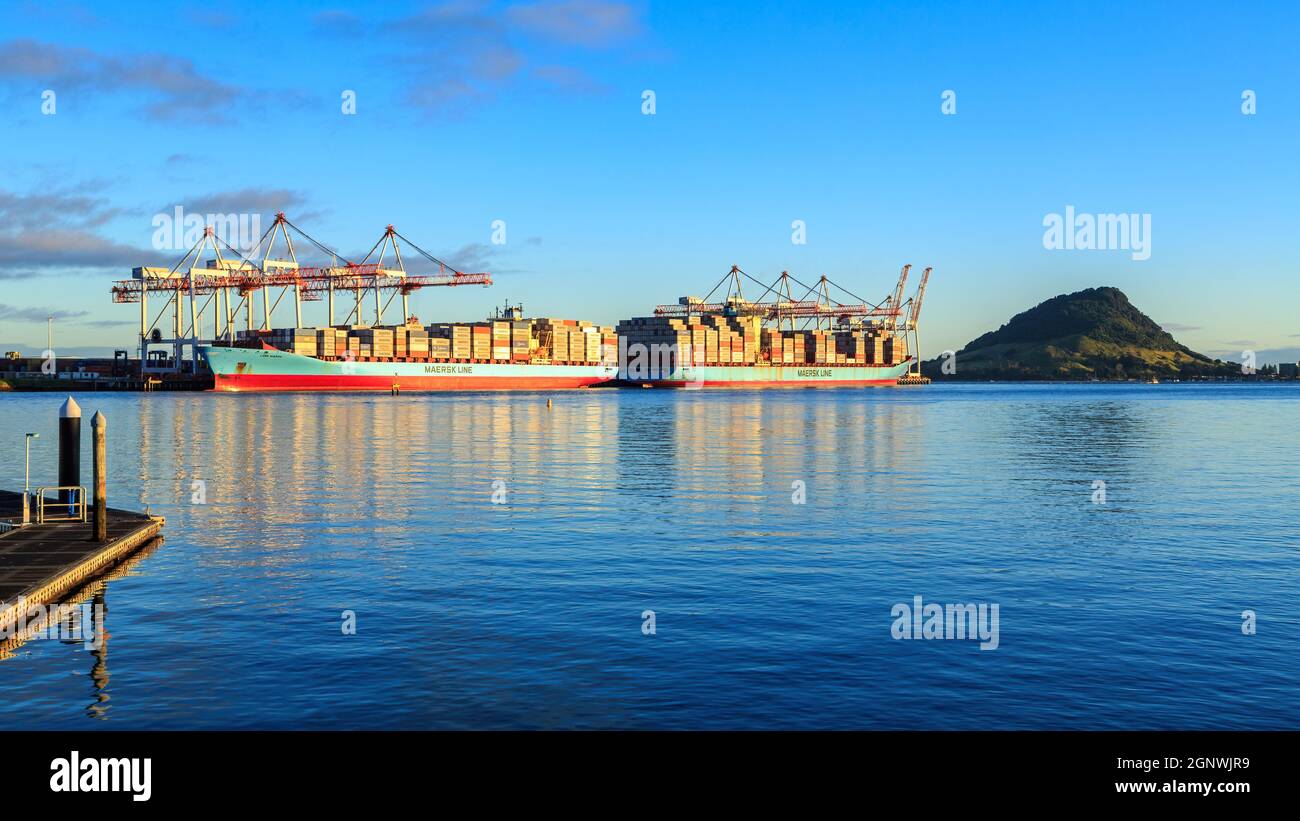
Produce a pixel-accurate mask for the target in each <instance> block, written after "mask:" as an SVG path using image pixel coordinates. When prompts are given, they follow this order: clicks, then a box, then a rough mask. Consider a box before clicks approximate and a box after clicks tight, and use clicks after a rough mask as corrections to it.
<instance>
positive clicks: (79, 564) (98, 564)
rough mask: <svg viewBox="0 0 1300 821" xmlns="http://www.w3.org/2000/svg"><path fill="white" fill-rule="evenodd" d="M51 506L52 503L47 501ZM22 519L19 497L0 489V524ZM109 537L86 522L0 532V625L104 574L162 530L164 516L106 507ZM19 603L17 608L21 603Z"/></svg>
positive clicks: (53, 600) (29, 525)
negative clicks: (102, 536) (94, 531)
mask: <svg viewBox="0 0 1300 821" xmlns="http://www.w3.org/2000/svg"><path fill="white" fill-rule="evenodd" d="M47 505H49V506H51V507H53V506H54V502H53V501H47ZM21 520H22V494H21V493H14V492H12V491H7V490H0V522H16V521H21ZM107 520H108V538H107V539H106V540H105V541H103V542H98V541H95V540H94V539H93V538H92V526H91V524H90V523H89V522H79V521H72V522H48V523H45V524H28V525H24V526H22V527H17V528H14V529H11V530H7V531H6V532H3V533H0V627H4V626H5V625H6V624H9V625H12V624H14V623H15V620H16V619H17V617H18V613H19V610H20V606H21V607H29V606H31V605H33V604H38V603H39V604H52V603H56V602H58V601H59V600H60V597H62V596H63V595H65V594H67V593H69V592H71V591H74V590H76V589H78V588H80V587H82V586H83V585H85V584H86V583H88V582H90V581H92V580H93V579H95V578H96V577H98V576H100V575H102V574H104V573H107V572H109V571H110V570H111V569H112V568H113V567H114V566H116V565H117V564H119V563H120V562H122V561H123V560H125V559H126V558H127V557H129V556H130V555H131V554H132V553H134V552H135V551H137V550H138V549H139V548H141V547H142V546H144V545H145V544H147V543H148V542H150V541H151V540H153V539H154V538H155V537H157V536H158V534H159V533H160V532H161V531H162V527H163V518H162V517H161V516H150V515H148V514H145V513H136V512H133V511H129V510H119V509H117V508H108V516H107ZM20 603H21V604H20Z"/></svg>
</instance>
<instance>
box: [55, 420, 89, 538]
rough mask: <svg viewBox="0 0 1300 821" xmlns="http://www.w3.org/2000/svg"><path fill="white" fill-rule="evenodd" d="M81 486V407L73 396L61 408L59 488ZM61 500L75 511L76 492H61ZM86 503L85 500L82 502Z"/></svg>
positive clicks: (70, 509) (70, 511)
mask: <svg viewBox="0 0 1300 821" xmlns="http://www.w3.org/2000/svg"><path fill="white" fill-rule="evenodd" d="M80 484H81V406H80V405H78V404H77V400H75V399H73V398H72V397H71V396H69V397H68V399H67V401H65V402H64V403H63V407H61V408H59V486H60V487H76V486H78V485H80ZM59 496H60V498H61V500H62V501H63V502H64V504H66V505H67V506H68V513H69V515H71V514H72V513H73V512H74V511H73V502H74V499H75V496H76V491H75V490H63V491H60V492H59ZM81 501H82V503H83V504H84V503H85V501H86V500H85V499H82V500H81Z"/></svg>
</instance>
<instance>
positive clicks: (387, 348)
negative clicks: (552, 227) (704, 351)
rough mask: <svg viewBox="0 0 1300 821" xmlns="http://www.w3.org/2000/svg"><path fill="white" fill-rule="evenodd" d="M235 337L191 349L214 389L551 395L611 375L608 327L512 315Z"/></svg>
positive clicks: (613, 351) (613, 349)
mask: <svg viewBox="0 0 1300 821" xmlns="http://www.w3.org/2000/svg"><path fill="white" fill-rule="evenodd" d="M516 311H517V309H516ZM239 337H240V338H239V339H237V340H236V342H235V344H232V345H204V346H200V347H199V353H200V355H201V357H202V358H203V361H204V362H205V363H206V364H207V366H208V368H209V369H210V370H211V371H212V375H213V381H214V385H213V387H214V389H215V390H218V391H229V392H237V391H388V392H402V391H445V390H461V391H468V390H556V389H566V388H586V387H591V386H593V385H599V384H602V383H606V382H610V381H611V380H613V379H614V378H615V377H616V376H617V375H618V365H617V361H616V357H617V342H616V340H615V338H614V331H613V328H607V327H606V328H601V327H597V326H596V325H594V324H593V323H591V322H587V321H585V320H584V321H579V320H569V319H523V318H520V317H519V316H518V315H517V312H516V315H515V316H512V317H505V318H503V317H501V316H497V317H493V318H492V319H489V320H488V321H486V322H482V323H444V324H436V325H429V326H427V327H421V326H419V325H418V324H413V323H408V324H407V325H401V326H396V327H383V328H373V327H353V328H333V327H331V328H287V329H275V330H272V331H270V332H261V331H241V332H240V334H239Z"/></svg>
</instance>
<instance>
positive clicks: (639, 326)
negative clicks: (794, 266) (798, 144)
mask: <svg viewBox="0 0 1300 821" xmlns="http://www.w3.org/2000/svg"><path fill="white" fill-rule="evenodd" d="M910 268H911V266H904V268H903V270H902V272H901V274H900V275H899V279H898V284H897V286H896V287H895V290H894V291H893V293H892V294H890V295H889V296H887V297H886V298H885V299H884V300H882V302H880V303H878V304H872V303H869V302H865V301H861V300H856V299H855V300H854V301H853V302H840V301H836V300H834V299H831V297H830V287H831V286H832V285H834V283H831V282H830V280H829V279H827V278H826V277H822V278H821V279H820V280H819V281H818V283H817V284H816V285H813V286H804V287H805V288H806V293H805V294H804V295H803V296H802V297H799V298H795V297H794V294H793V291H794V289H793V287H792V285H791V281H792V280H793V278H792V277H790V275H789V273H787V272H782V274H781V277H780V278H779V279H778V280H777V281H776V282H774V283H773V284H771V285H769V286H767V288H766V289H765V290H764V292H763V294H762V295H761V296H760V298H759V299H758V300H755V301H749V300H747V299H745V298H744V296H743V293H742V291H741V285H742V282H741V277H742V276H747V275H745V274H744V272H743V271H741V270H740V269H739V267H736V266H733V267H732V269H731V272H730V273H729V274H728V276H727V277H726V278H724V281H726V282H728V283H729V286H728V290H727V293H726V296H725V298H724V299H723V300H722V301H720V302H716V303H711V302H709V301H708V300H709V297H704V298H703V299H701V298H697V297H682V298H681V299H679V300H678V302H677V304H675V305H660V306H659V307H658V308H656V309H655V314H654V316H649V317H639V318H634V319H627V320H623V321H622V322H620V323H618V325H617V326H616V328H615V332H616V335H617V337H618V340H619V344H620V355H619V360H620V363H621V365H622V367H621V369H620V372H619V379H620V381H621V382H622V383H624V384H641V385H644V386H651V387H668V388H728V387H730V388H790V387H853V386H873V385H899V384H924V382H926V381H928V380H926V379H925V378H924V377H922V376H920V374H919V372H917V371H918V370H919V367H918V366H919V361H918V359H917V358H916V357H914V356H912V355H910V354H909V352H908V339H909V337H911V338H912V339H915V333H916V322H917V318H918V316H919V313H920V306H921V300H922V298H923V297H924V294H925V286H926V283H927V282H928V280H929V275H930V270H931V269H929V268H927V269H925V272H924V274H923V275H922V277H921V284H920V286H919V287H918V289H917V294H916V296H915V297H913V298H912V299H910V300H908V301H907V302H906V303H905V302H903V289H904V288H905V287H906V282H907V275H908V271H909V270H910ZM796 282H797V281H796ZM721 284H722V283H719V285H718V286H715V288H714V290H715V291H716V290H717V289H718V287H720V286H721ZM759 284H760V285H761V284H762V283H759ZM799 284H800V285H802V283H799ZM835 287H838V286H835ZM846 293H847V292H846ZM711 295H712V293H710V296H711ZM770 295H774V296H772V298H771V299H767V300H766V301H765V300H764V297H768V296H770ZM850 296H851V295H850ZM797 324H802V325H803V326H804V327H796V325H797ZM808 326H811V327H808Z"/></svg>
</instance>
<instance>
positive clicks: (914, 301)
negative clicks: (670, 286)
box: [655, 264, 932, 375]
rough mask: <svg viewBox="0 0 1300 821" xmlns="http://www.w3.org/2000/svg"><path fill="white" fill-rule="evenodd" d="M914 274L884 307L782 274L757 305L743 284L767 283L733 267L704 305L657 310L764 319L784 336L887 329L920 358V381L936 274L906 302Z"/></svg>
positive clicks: (693, 301) (686, 300) (690, 302)
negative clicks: (928, 295)
mask: <svg viewBox="0 0 1300 821" xmlns="http://www.w3.org/2000/svg"><path fill="white" fill-rule="evenodd" d="M911 269H912V266H911V265H910V264H909V265H904V266H903V270H902V271H901V272H899V275H898V283H897V284H896V285H895V286H894V290H893V292H892V293H890V294H889V295H888V296H886V297H885V299H884V300H882V301H881V302H879V303H873V302H870V301H869V300H865V299H862V298H861V297H859V296H857V295H855V294H853V293H852V292H851V291H848V290H847V289H845V288H843V287H841V286H839V285H836V284H835V283H834V282H832V281H831V280H830V279H829V278H828V277H826V276H825V275H822V276H821V277H819V278H818V280H817V282H816V283H815V284H813V285H807V284H805V283H803V282H800V281H799V280H798V279H796V278H795V277H793V276H791V275H790V273H789V272H788V271H782V272H781V275H780V276H779V277H777V278H776V280H775V281H773V282H772V283H771V284H770V285H766V286H764V290H763V292H762V293H761V294H759V296H758V299H756V300H752V301H751V300H748V299H745V297H744V294H743V293H742V290H741V285H742V284H743V280H742V278H743V279H748V280H751V281H752V282H755V283H757V284H758V285H760V286H763V283H762V282H761V281H759V280H757V279H755V278H754V277H752V276H750V275H749V274H747V273H745V272H744V271H742V270H741V269H740V267H739V266H737V265H733V266H731V270H730V271H728V272H727V274H726V276H724V277H723V278H722V279H721V280H719V281H718V283H717V284H716V285H714V286H713V289H712V290H710V291H709V293H708V294H707V295H705V297H704V298H703V299H697V298H695V297H682V298H681V299H680V300H678V304H676V305H660V306H658V307H656V308H655V315H656V316H680V317H685V318H686V320H687V321H688V322H689V321H690V318H691V317H692V316H701V315H703V314H723V315H726V316H739V317H758V318H760V319H761V320H762V321H764V322H772V323H775V325H776V327H777V329H778V330H781V329H782V328H783V327H784V326H786V325H787V324H788V326H789V329H790V330H792V331H793V330H795V322H796V321H797V320H803V326H802V327H803V328H805V329H806V328H808V327H809V323H812V327H813V328H816V329H821V328H822V325H823V322H824V323H825V327H826V329H827V330H832V329H835V328H840V329H844V330H861V329H864V328H866V327H883V328H886V329H888V330H889V331H890V332H891V333H893V334H895V335H898V336H902V337H903V338H904V340H906V341H907V344H908V346H909V347H908V350H911V351H914V352H915V361H916V363H917V364H916V368H917V371H916V373H917V374H918V375H919V373H920V352H919V351H920V348H919V345H920V341H919V339H918V337H917V322H918V320H919V318H920V316H921V302H922V300H923V299H924V298H925V286H926V284H927V283H928V282H929V281H930V271H931V270H932V269H931V268H926V269H925V271H924V272H923V273H922V274H921V283H920V286H919V287H918V288H917V290H916V295H915V296H913V297H911V298H910V299H908V300H907V301H906V302H904V301H903V291H904V289H905V288H906V287H907V276H908V272H909V271H911ZM791 282H793V283H795V284H796V285H799V286H800V287H802V288H803V289H804V291H803V293H801V294H800V295H799V296H798V297H797V298H796V297H795V296H794V290H793V289H792V288H791V286H790V283H791ZM724 284H725V285H726V291H725V292H724V294H723V296H722V301H720V302H710V301H709V300H710V299H712V298H713V295H714V294H715V293H717V292H718V290H719V289H721V288H722V287H723V285H724ZM832 287H833V288H835V289H836V290H837V291H840V292H842V293H843V294H845V295H847V297H848V298H849V299H852V300H853V301H852V302H839V301H837V300H835V299H833V298H832V297H831V288H832ZM769 295H771V298H767V297H769Z"/></svg>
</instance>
